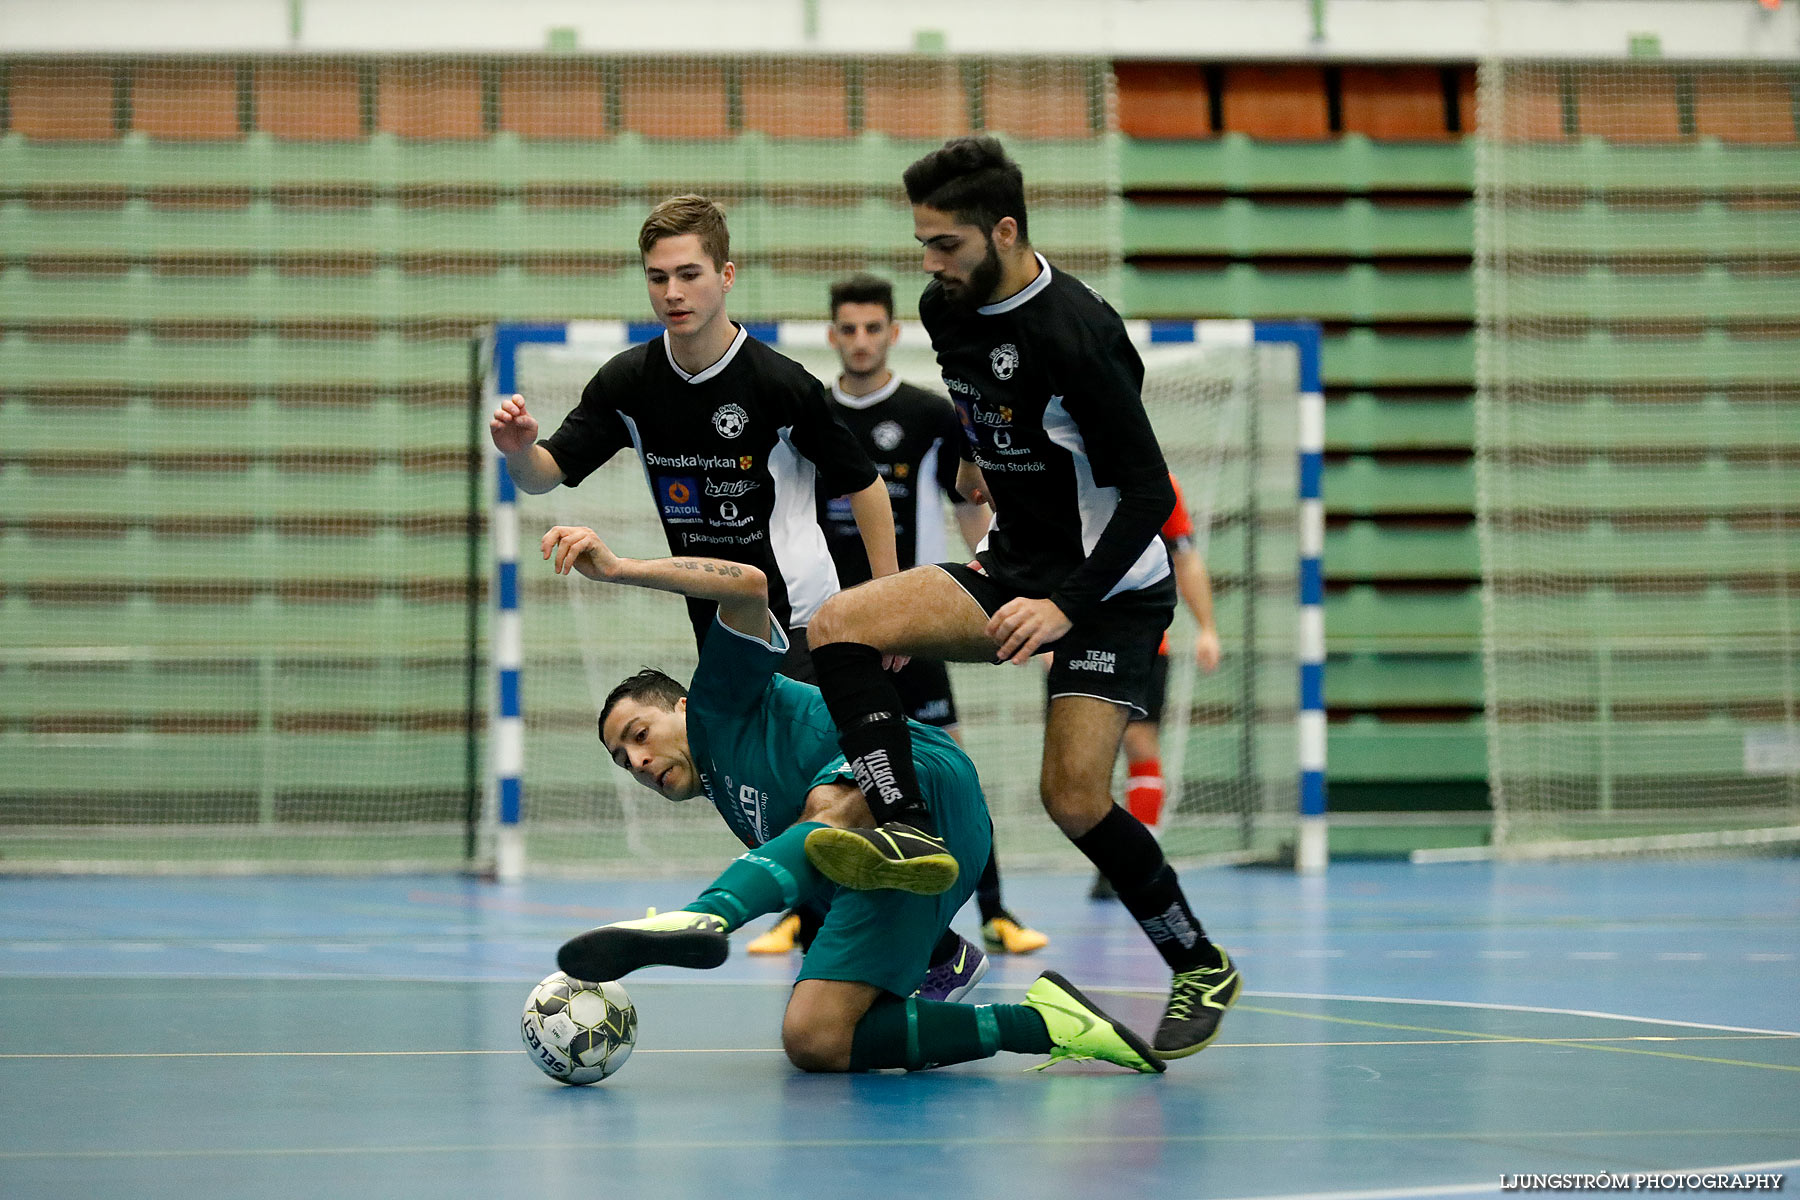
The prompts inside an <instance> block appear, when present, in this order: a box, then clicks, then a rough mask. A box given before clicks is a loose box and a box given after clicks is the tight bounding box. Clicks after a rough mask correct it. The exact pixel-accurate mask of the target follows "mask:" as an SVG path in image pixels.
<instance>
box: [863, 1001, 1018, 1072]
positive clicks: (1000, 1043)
mask: <svg viewBox="0 0 1800 1200" xmlns="http://www.w3.org/2000/svg"><path fill="white" fill-rule="evenodd" d="M1049 1049H1050V1033H1049V1031H1048V1030H1047V1029H1046V1028H1045V1027H1044V1019H1043V1018H1042V1017H1040V1016H1038V1015H1037V1013H1035V1012H1033V1011H1032V1010H1031V1009H1029V1008H1026V1007H1025V1006H1024V1005H1023V1004H983V1005H974V1004H943V1003H940V1002H938V1001H936V1000H919V999H907V1000H902V999H900V998H899V997H898V996H889V995H883V996H881V997H880V998H878V999H877V1000H876V1001H875V1003H874V1004H872V1005H870V1007H869V1011H868V1012H866V1013H864V1014H863V1019H862V1020H861V1021H858V1022H857V1024H856V1033H855V1035H854V1037H853V1038H852V1040H851V1043H850V1069H851V1070H852V1071H878V1070H881V1069H883V1068H886V1067H905V1068H906V1069H907V1070H909V1071H918V1070H922V1069H924V1068H926V1067H944V1066H949V1065H950V1064H951V1063H959V1062H973V1061H975V1060H976V1059H981V1058H992V1057H993V1056H994V1055H996V1054H998V1053H1000V1051H1002V1050H1010V1051H1013V1052H1015V1053H1019V1054H1043V1053H1047V1052H1048V1051H1049Z"/></svg>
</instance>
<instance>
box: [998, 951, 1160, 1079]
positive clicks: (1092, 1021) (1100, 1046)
mask: <svg viewBox="0 0 1800 1200" xmlns="http://www.w3.org/2000/svg"><path fill="white" fill-rule="evenodd" d="M1025 1007H1026V1008H1030V1009H1034V1010H1036V1012H1037V1014H1038V1016H1040V1017H1042V1018H1044V1027H1045V1028H1046V1029H1048V1030H1049V1031H1050V1041H1051V1042H1052V1043H1053V1045H1052V1046H1051V1048H1050V1057H1049V1058H1048V1059H1046V1060H1045V1061H1044V1062H1041V1063H1039V1064H1038V1065H1037V1066H1035V1067H1032V1068H1031V1069H1032V1070H1033V1071H1041V1070H1043V1069H1044V1068H1045V1067H1047V1066H1050V1065H1051V1064H1052V1063H1059V1062H1065V1061H1068V1062H1080V1061H1082V1060H1083V1059H1098V1060H1099V1061H1101V1062H1109V1063H1115V1064H1117V1065H1118V1066H1121V1067H1124V1068H1126V1069H1127V1070H1131V1071H1136V1072H1138V1073H1139V1074H1142V1075H1160V1074H1162V1073H1163V1072H1164V1071H1166V1070H1168V1068H1167V1067H1165V1066H1164V1065H1163V1062H1162V1060H1161V1059H1160V1058H1158V1057H1156V1055H1155V1054H1154V1053H1152V1052H1151V1049H1150V1047H1149V1046H1147V1045H1145V1044H1144V1040H1143V1039H1142V1038H1140V1037H1138V1035H1137V1034H1135V1033H1133V1032H1131V1030H1129V1029H1127V1028H1125V1026H1124V1025H1122V1024H1120V1023H1119V1022H1118V1021H1115V1020H1113V1019H1112V1018H1111V1017H1109V1016H1107V1015H1106V1011H1105V1010H1104V1009H1102V1008H1101V1007H1100V1006H1099V1005H1098V1004H1095V1003H1094V1002H1093V1001H1092V1000H1089V999H1088V998H1087V997H1086V996H1084V995H1082V994H1081V993H1080V991H1078V990H1077V989H1076V987H1075V985H1074V984H1072V983H1070V982H1069V981H1068V980H1066V979H1064V978H1063V977H1062V976H1061V975H1058V974H1057V973H1056V972H1055V971H1045V972H1044V973H1043V974H1042V975H1040V976H1038V978H1037V982H1036V983H1034V984H1032V985H1031V988H1030V990H1028V991H1027V992H1026V993H1025Z"/></svg>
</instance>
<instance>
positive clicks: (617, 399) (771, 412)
mask: <svg viewBox="0 0 1800 1200" xmlns="http://www.w3.org/2000/svg"><path fill="white" fill-rule="evenodd" d="M730 249H731V246H730V235H729V233H728V231H727V229H726V226H725V216H724V214H723V213H722V212H721V211H720V210H719V208H718V206H717V205H715V204H713V203H712V202H711V201H710V200H707V199H705V198H704V197H700V196H676V197H674V198H672V199H669V200H666V201H664V202H663V203H662V204H659V205H658V206H657V207H656V208H655V210H653V211H652V212H651V214H650V216H649V217H648V218H647V219H646V220H645V221H644V225H643V228H642V229H641V230H640V231H639V233H638V250H639V251H640V253H641V254H642V256H643V263H644V278H645V281H646V284H647V286H648V288H649V293H650V305H651V308H652V309H654V310H655V312H656V316H657V318H658V320H660V321H661V322H662V323H663V326H664V333H663V336H662V337H661V338H660V339H658V340H656V341H653V342H648V343H645V344H644V345H641V346H634V347H633V348H631V349H629V350H626V351H624V352H622V353H620V354H617V355H615V356H614V357H613V358H612V359H611V360H610V361H609V362H607V363H606V365H605V366H603V367H601V368H600V370H599V372H598V373H597V374H595V376H594V378H593V379H592V381H590V382H589V383H588V385H587V387H586V389H584V390H583V391H582V393H581V403H580V405H578V406H577V407H576V408H575V410H574V411H572V412H571V413H570V414H569V415H568V417H567V418H566V419H565V420H564V421H563V423H562V426H561V428H559V429H558V430H557V431H556V432H555V433H554V434H552V435H551V436H550V437H549V438H547V439H545V440H543V441H541V442H540V441H538V440H536V439H537V433H538V426H537V421H536V420H535V419H533V418H532V416H531V414H530V413H529V412H527V411H526V408H525V401H524V399H523V398H522V397H520V396H514V397H512V398H511V399H509V400H507V401H505V402H504V403H502V404H501V405H500V407H499V408H498V409H497V410H496V411H495V413H494V416H493V420H492V421H491V422H490V423H489V430H490V433H491V435H492V437H493V439H494V445H495V446H497V447H498V448H499V449H500V452H501V453H502V454H504V455H505V456H506V468H507V471H508V472H510V473H511V475H512V478H513V482H514V483H516V484H517V485H518V486H519V487H520V488H521V489H522V490H524V491H526V492H532V493H537V492H547V491H549V490H550V489H551V488H553V487H555V486H556V485H557V484H559V483H566V484H568V485H570V486H571V487H573V486H575V485H576V484H579V483H580V482H581V481H582V480H583V479H585V478H587V476H588V474H589V473H590V472H592V471H593V470H594V469H595V468H596V467H598V466H600V465H601V464H602V463H604V462H606V461H607V460H608V459H609V458H611V457H612V456H613V455H614V454H616V453H617V452H618V451H620V450H622V449H624V448H625V447H627V446H630V447H633V448H635V449H636V450H637V453H638V457H639V458H640V459H641V460H642V461H643V464H644V474H645V476H646V477H647V478H648V480H649V482H650V486H651V490H652V492H653V494H654V496H655V499H656V505H657V510H658V513H659V514H660V516H661V517H662V526H663V533H664V534H665V536H666V537H667V538H668V543H669V551H670V553H672V554H677V555H680V554H701V555H705V556H707V557H711V558H723V559H728V560H730V561H732V562H740V563H748V564H750V565H751V566H754V567H757V568H759V569H760V570H761V571H762V572H763V573H764V574H765V575H767V576H768V578H769V606H770V610H771V611H772V612H774V614H775V616H776V618H777V619H778V620H780V621H781V622H782V624H783V625H784V626H786V627H787V628H788V629H790V630H795V631H801V630H803V629H804V627H805V625H806V623H807V621H808V619H810V618H811V616H812V615H813V613H814V612H815V611H816V610H817V609H818V607H819V605H820V604H822V603H823V602H824V601H825V599H826V598H827V597H828V596H830V595H832V594H833V593H834V592H836V591H837V590H838V579H837V575H836V572H835V571H834V570H833V568H832V561H831V556H830V555H829V554H828V553H827V551H826V548H825V535H824V533H823V532H821V530H820V529H819V523H818V518H817V514H816V512H815V508H814V486H815V482H817V483H818V484H819V485H821V486H823V487H825V488H827V489H828V490H830V491H832V492H833V494H845V495H848V497H849V506H850V509H851V511H852V513H853V515H854V519H855V522H856V525H857V527H858V529H859V530H860V531H861V534H862V538H863V542H864V547H865V550H866V553H867V555H868V558H869V561H870V562H871V563H873V564H874V566H875V573H876V574H877V575H887V574H891V573H892V572H894V571H895V570H896V569H897V564H896V561H895V558H894V533H893V509H892V508H891V507H890V506H889V504H888V499H887V489H886V487H885V486H884V485H883V484H882V482H881V478H880V476H879V475H877V474H876V472H875V466H874V464H873V463H871V462H870V461H869V457H868V455H866V454H864V453H863V451H862V448H861V447H860V445H858V443H857V441H856V438H855V437H853V436H852V435H851V433H850V431H849V430H848V429H847V428H845V427H844V424H843V422H842V421H839V420H838V419H837V418H836V417H835V416H833V415H832V410H831V406H830V404H829V402H828V401H827V400H826V397H825V389H824V388H823V387H822V386H821V385H820V384H819V381H818V380H817V379H814V378H813V376H812V375H811V374H809V373H808V372H807V370H806V369H805V368H804V367H802V366H801V365H800V364H799V363H796V362H794V361H793V360H792V359H789V358H786V357H784V356H782V355H780V354H777V353H776V352H775V351H774V350H772V349H770V348H769V347H767V346H765V345H763V344H762V343H761V342H759V341H757V340H756V339H755V338H753V337H751V336H750V335H749V334H748V333H747V332H746V331H745V330H744V328H743V326H741V325H738V324H736V323H734V322H733V321H732V320H731V318H730V317H728V316H727V315H726V312H725V301H726V294H727V293H728V292H730V291H731V286H732V282H733V280H734V279H735V278H736V273H737V268H736V266H735V264H733V263H732V262H730V261H729V257H730ZM688 616H689V619H690V621H691V622H692V623H693V626H694V636H695V640H696V641H698V640H700V639H701V638H702V637H703V636H704V634H705V631H706V629H707V626H708V624H709V623H710V622H711V621H712V606H711V605H707V604H700V603H697V602H693V601H690V602H689V604H688ZM792 640H793V642H794V643H795V645H796V646H801V647H803V646H804V644H805V637H804V635H803V634H802V635H801V636H797V637H795V638H794V639H792ZM784 672H785V673H788V674H792V675H794V676H795V677H797V678H801V679H806V678H810V677H811V667H810V663H809V662H808V661H807V660H806V658H805V655H804V651H803V650H801V651H797V652H796V654H795V655H794V656H793V657H792V658H790V661H789V662H788V663H787V664H786V667H785V668H784Z"/></svg>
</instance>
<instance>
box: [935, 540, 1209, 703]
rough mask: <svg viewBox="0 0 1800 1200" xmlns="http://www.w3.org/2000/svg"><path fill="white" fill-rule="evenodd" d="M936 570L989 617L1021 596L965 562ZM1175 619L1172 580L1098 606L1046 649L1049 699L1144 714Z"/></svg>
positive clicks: (1124, 594) (1168, 579) (1170, 578)
mask: <svg viewBox="0 0 1800 1200" xmlns="http://www.w3.org/2000/svg"><path fill="white" fill-rule="evenodd" d="M937 567H938V569H939V570H941V571H943V572H944V573H945V574H947V575H949V576H950V578H952V579H954V580H955V581H956V583H957V586H959V587H961V588H962V589H963V591H965V592H967V593H969V595H970V597H971V598H972V599H974V601H975V603H977V604H979V605H981V608H982V611H983V612H985V613H987V614H988V615H989V616H990V617H991V616H993V615H994V613H995V612H997V611H999V609H1000V608H1001V607H1002V606H1004V605H1005V604H1006V603H1007V601H1009V600H1012V599H1014V598H1015V597H1017V596H1018V595H1020V593H1018V592H1016V591H1013V590H1012V589H1011V588H1009V587H1007V586H1006V585H1005V584H1003V583H1000V582H998V581H996V580H994V579H991V578H989V576H988V575H987V573H986V572H985V571H981V570H977V569H976V568H975V567H973V566H970V565H969V564H967V563H938V564H937ZM1174 616H1175V579H1174V576H1172V575H1171V576H1167V577H1165V578H1163V579H1161V580H1159V581H1158V582H1156V583H1153V584H1151V585H1150V586H1149V587H1147V588H1140V589H1138V590H1137V591H1135V592H1121V593H1120V594H1118V595H1117V596H1114V597H1112V599H1110V600H1103V601H1101V602H1100V604H1099V606H1098V607H1096V608H1095V609H1094V611H1093V612H1092V613H1090V614H1089V615H1088V616H1086V617H1084V618H1082V619H1081V620H1079V621H1077V622H1075V625H1074V628H1072V629H1070V630H1069V632H1068V633H1066V634H1064V635H1063V636H1062V638H1061V640H1060V641H1057V642H1054V643H1052V644H1051V645H1050V646H1049V647H1047V649H1049V651H1050V676H1049V679H1048V680H1047V687H1048V688H1049V694H1050V698H1051V699H1052V700H1054V699H1056V697H1058V696H1093V697H1094V698H1096V699H1099V700H1105V701H1108V702H1110V703H1113V704H1118V705H1121V706H1123V707H1125V708H1127V709H1129V710H1130V711H1131V713H1132V715H1133V716H1137V715H1139V714H1145V713H1148V712H1149V699H1150V697H1149V694H1148V692H1149V685H1150V675H1151V670H1152V667H1153V665H1154V662H1155V660H1156V659H1157V658H1158V657H1160V656H1159V655H1158V654H1157V652H1156V651H1157V648H1158V647H1159V646H1161V645H1162V635H1163V630H1165V629H1167V628H1168V627H1169V622H1170V621H1171V620H1172V619H1173V618H1174Z"/></svg>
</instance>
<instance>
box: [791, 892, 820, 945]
mask: <svg viewBox="0 0 1800 1200" xmlns="http://www.w3.org/2000/svg"><path fill="white" fill-rule="evenodd" d="M794 915H795V916H796V917H799V918H800V931H799V932H798V933H796V934H795V935H794V941H795V942H797V943H798V944H799V946H800V953H802V954H805V953H806V952H807V951H808V950H811V949H812V944H813V939H814V938H816V937H818V936H819V929H820V927H821V926H823V925H824V924H825V910H824V909H821V908H820V907H818V905H816V904H802V905H801V906H800V907H799V908H796V909H795V910H794Z"/></svg>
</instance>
